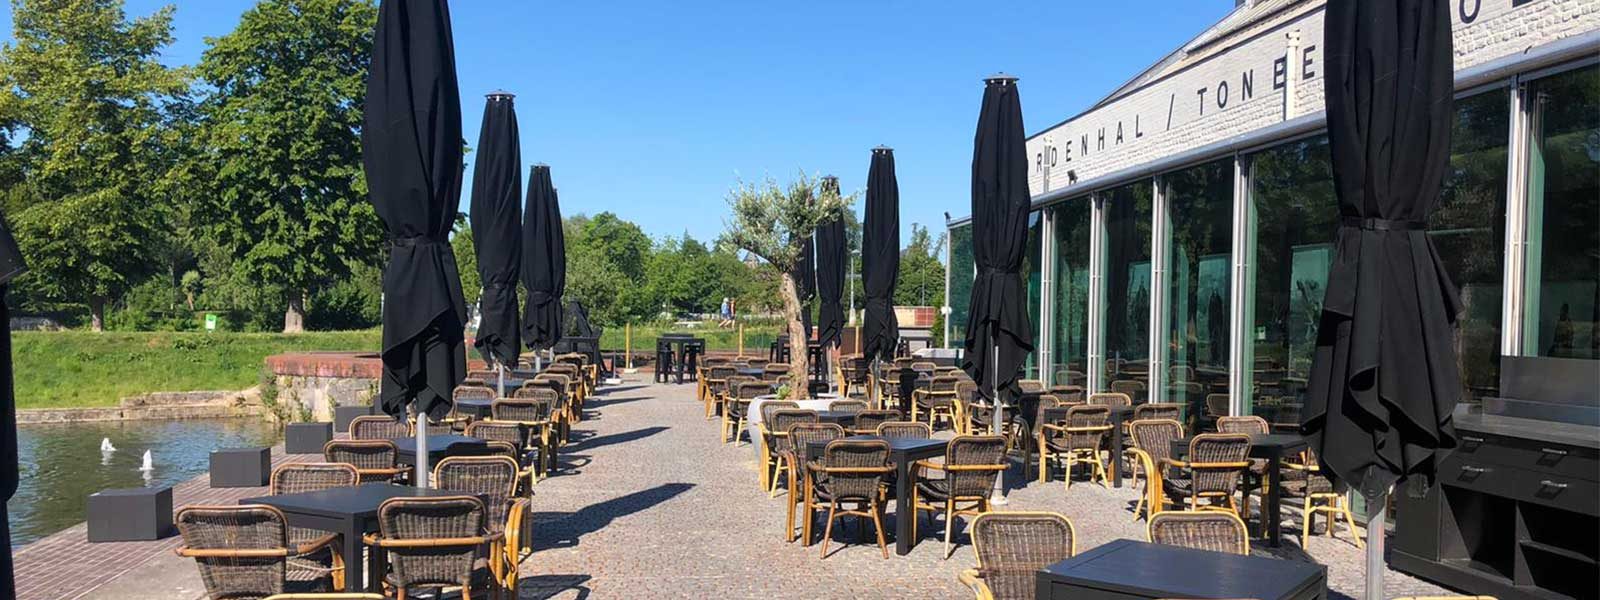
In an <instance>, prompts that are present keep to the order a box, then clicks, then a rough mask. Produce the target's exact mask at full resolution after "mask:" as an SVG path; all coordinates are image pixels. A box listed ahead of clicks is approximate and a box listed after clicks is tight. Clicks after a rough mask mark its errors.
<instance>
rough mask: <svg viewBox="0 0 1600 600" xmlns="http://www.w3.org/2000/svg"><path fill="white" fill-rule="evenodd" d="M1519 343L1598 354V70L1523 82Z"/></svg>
mask: <svg viewBox="0 0 1600 600" xmlns="http://www.w3.org/2000/svg"><path fill="white" fill-rule="evenodd" d="M1529 91H1530V92H1531V93H1530V94H1529V98H1530V99H1531V101H1532V103H1533V105H1532V107H1531V108H1532V110H1533V112H1534V114H1533V125H1532V129H1531V131H1532V136H1533V143H1532V144H1530V146H1531V147H1530V149H1529V150H1530V151H1529V165H1528V193H1529V198H1528V258H1527V277H1528V282H1527V292H1526V293H1527V302H1526V305H1525V309H1524V310H1525V311H1526V317H1527V321H1526V322H1525V324H1524V335H1525V340H1526V343H1525V345H1524V348H1523V350H1524V351H1525V353H1527V354H1530V355H1534V356H1554V357H1563V358H1589V359H1593V358H1600V331H1597V328H1600V242H1597V237H1600V223H1597V222H1596V221H1597V219H1600V67H1586V68H1583V69H1579V70H1576V71H1570V72H1567V73H1562V74H1560V75H1555V76H1552V77H1550V78H1547V79H1542V80H1538V81H1534V82H1532V83H1530V84H1529Z"/></svg>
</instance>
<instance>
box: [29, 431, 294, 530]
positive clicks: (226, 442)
mask: <svg viewBox="0 0 1600 600" xmlns="http://www.w3.org/2000/svg"><path fill="white" fill-rule="evenodd" d="M280 437H281V436H280V434H279V432H278V429H277V428H276V427H274V426H272V425H271V424H269V423H265V422H262V421H261V420H258V419H213V420H193V421H123V422H107V423H75V424H70V425H22V426H19V427H17V453H18V458H19V460H18V462H19V463H21V480H20V484H19V486H18V488H17V494H16V496H15V497H13V498H12V499H11V502H10V503H8V504H7V507H8V508H9V509H10V519H11V544H12V545H13V546H21V545H23V544H27V543H28V542H32V541H34V540H37V539H39V538H41V537H44V536H47V535H50V534H52V533H55V532H57V531H60V530H62V529H66V528H67V527H71V526H73V525H76V524H78V523H80V522H82V521H83V520H84V515H83V510H84V506H85V504H86V502H87V498H88V497H89V494H92V493H95V492H98V491H100V490H103V489H106V488H125V487H140V486H148V485H176V484H178V483H181V482H183V481H187V480H189V479H192V478H194V477H195V476H196V475H201V474H204V473H205V472H206V470H207V468H208V467H209V464H210V455H211V451H212V450H215V449H217V448H234V447H242V446H271V445H273V444H275V443H277V442H278V440H279V439H280ZM102 439H110V440H111V445H112V446H114V447H116V451H115V452H110V453H107V452H103V451H101V440H102ZM147 451H148V452H149V453H150V460H151V463H152V467H153V468H152V469H151V470H149V471H141V470H140V467H141V466H142V465H141V463H142V462H143V461H144V454H145V452H147Z"/></svg>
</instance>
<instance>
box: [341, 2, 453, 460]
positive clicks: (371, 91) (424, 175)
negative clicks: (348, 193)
mask: <svg viewBox="0 0 1600 600" xmlns="http://www.w3.org/2000/svg"><path fill="white" fill-rule="evenodd" d="M361 148H362V162H363V163H364V166H365V167H366V174H367V187H368V190H369V192H370V195H371V198H372V204H373V206H374V207H376V209H377V212H378V217H379V218H381V219H382V220H383V225H384V228H385V229H386V230H387V231H388V234H389V239H390V241H391V243H392V248H391V250H390V253H389V264H388V266H387V267H386V268H385V269H384V273H383V294H384V302H383V383H382V391H381V392H380V393H381V397H382V399H383V410H384V412H387V413H389V414H391V415H395V416H400V415H403V414H404V413H405V411H406V407H407V405H408V404H410V403H411V402H413V401H415V402H416V403H417V406H418V407H419V409H421V410H424V411H427V412H429V413H431V414H433V415H434V416H436V417H437V416H443V415H444V413H446V412H447V411H448V410H449V408H450V393H451V391H452V390H454V389H455V386H456V385H457V384H459V383H460V382H461V380H462V379H463V378H464V377H465V375H466V370H467V355H466V348H465V340H464V339H463V335H462V328H463V325H464V324H465V322H466V317H467V310H466V302H465V301H464V300H463V299H462V296H461V276H460V274H459V273H458V272H457V271H456V260H455V257H454V255H452V254H451V251H450V242H449V236H450V229H451V226H452V225H453V224H454V222H455V219H456V211H457V209H458V208H459V206H460V194H461V171H462V165H461V153H462V140H461V95H460V93H459V92H458V90H457V87H456V66H455V45H454V42H453V41H452V39H451V34H450V9H449V7H448V6H446V4H445V1H444V0H386V1H385V2H384V3H383V5H382V6H381V7H380V8H379V10H378V29H377V34H376V36H375V37H374V45H373V50H372V69H371V73H370V75H369V78H368V80H367V100H366V112H365V119H364V123H363V127H362V130H361ZM418 429H423V428H418Z"/></svg>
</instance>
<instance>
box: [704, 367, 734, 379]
mask: <svg viewBox="0 0 1600 600" xmlns="http://www.w3.org/2000/svg"><path fill="white" fill-rule="evenodd" d="M738 374H739V368H738V367H735V366H733V365H729V364H726V363H724V364H720V365H712V366H711V368H709V369H707V370H706V379H712V380H716V381H721V382H726V381H727V379H728V378H729V377H733V376H735V375H738Z"/></svg>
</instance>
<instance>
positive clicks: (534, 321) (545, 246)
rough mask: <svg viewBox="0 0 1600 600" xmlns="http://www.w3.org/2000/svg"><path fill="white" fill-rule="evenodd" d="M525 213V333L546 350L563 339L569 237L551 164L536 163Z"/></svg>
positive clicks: (531, 344) (533, 345) (533, 344)
mask: <svg viewBox="0 0 1600 600" xmlns="http://www.w3.org/2000/svg"><path fill="white" fill-rule="evenodd" d="M523 215H524V218H523V220H522V285H523V286H524V287H526V288H528V308H527V310H528V313H527V315H525V316H524V317H523V319H522V337H523V341H525V342H527V344H528V347H529V348H532V349H534V350H545V349H548V348H551V347H553V346H555V345H556V342H559V341H561V296H562V295H563V294H565V293H566V289H567V241H566V235H565V234H564V233H562V231H561V202H560V201H559V200H558V199H557V198H556V188H555V186H554V185H553V184H552V183H550V167H549V166H546V165H534V167H533V175H532V176H530V177H529V178H528V206H527V209H526V210H524V211H523Z"/></svg>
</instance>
